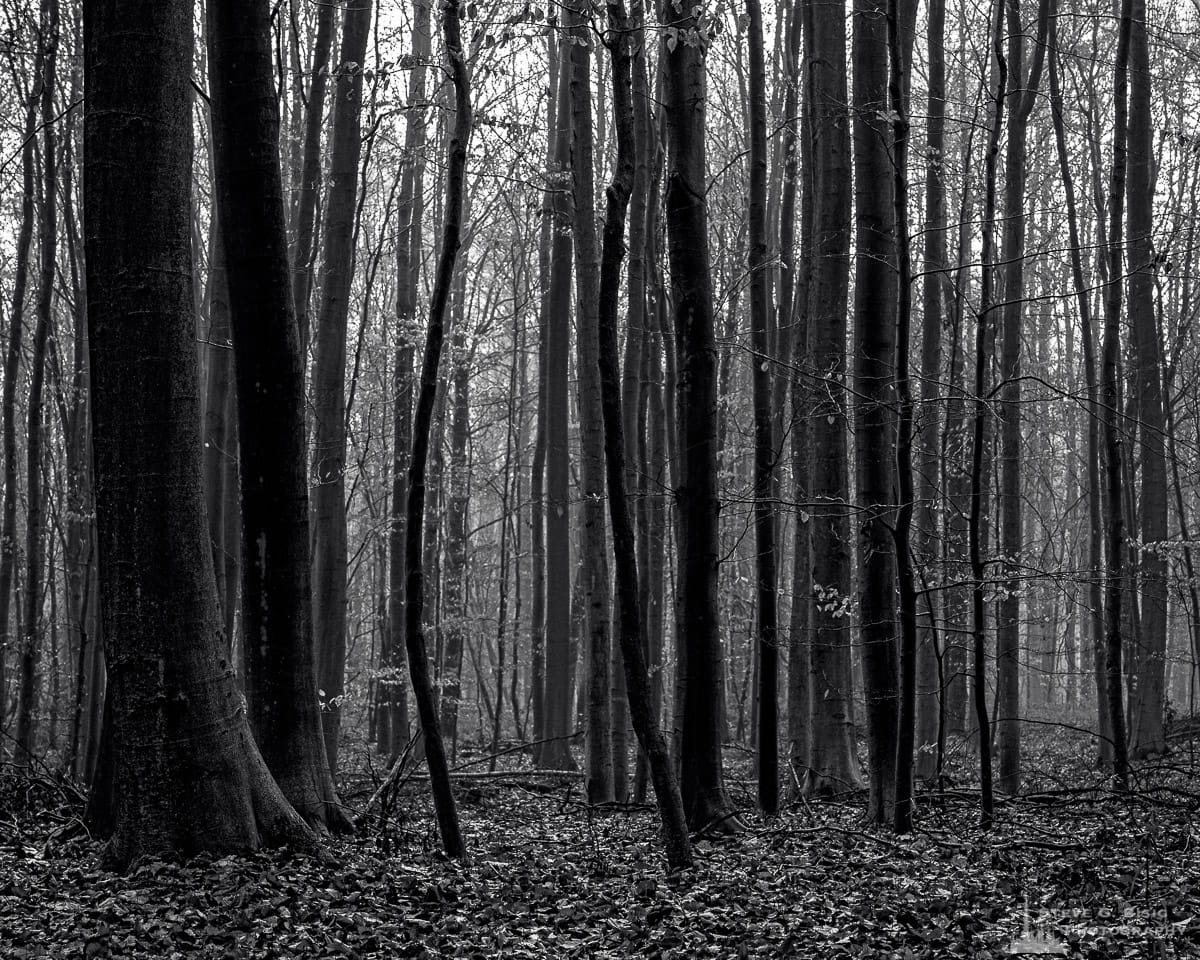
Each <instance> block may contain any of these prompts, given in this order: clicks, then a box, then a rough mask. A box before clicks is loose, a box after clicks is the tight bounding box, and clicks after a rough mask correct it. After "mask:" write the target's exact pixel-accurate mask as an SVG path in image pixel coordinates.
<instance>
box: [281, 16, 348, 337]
mask: <svg viewBox="0 0 1200 960" xmlns="http://www.w3.org/2000/svg"><path fill="white" fill-rule="evenodd" d="M336 7H337V5H336V4H335V3H318V4H317V5H316V8H317V32H316V38H315V39H314V41H313V51H312V68H311V70H310V73H309V76H310V77H311V79H310V80H309V87H308V105H307V107H306V111H305V115H304V151H303V154H302V158H301V163H300V184H299V190H298V191H297V197H296V205H295V209H294V211H293V220H292V224H291V234H292V241H293V243H294V244H295V246H294V249H293V252H292V301H293V303H294V305H295V310H296V324H297V326H298V328H299V331H300V350H301V354H302V355H303V356H304V357H307V356H308V340H309V333H310V331H309V322H308V305H309V300H310V295H311V293H312V282H313V241H314V239H315V238H316V234H317V223H316V220H317V200H318V199H319V198H320V195H321V127H322V125H323V123H324V120H325V90H326V87H327V86H328V84H329V73H330V71H329V51H330V48H331V47H332V46H333V14H334V10H335V9H336Z"/></svg>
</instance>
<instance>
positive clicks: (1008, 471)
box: [996, 0, 1052, 794]
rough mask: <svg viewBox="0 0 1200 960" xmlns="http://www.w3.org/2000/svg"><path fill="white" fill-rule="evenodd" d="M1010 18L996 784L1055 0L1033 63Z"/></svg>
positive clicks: (1015, 717)
mask: <svg viewBox="0 0 1200 960" xmlns="http://www.w3.org/2000/svg"><path fill="white" fill-rule="evenodd" d="M1005 8H1006V12H1007V23H1008V75H1009V84H1008V92H1007V98H1008V107H1009V109H1008V143H1007V147H1006V153H1005V162H1004V229H1003V239H1002V241H1001V249H1000V262H1001V268H1000V277H1001V283H1002V290H1001V296H1002V297H1003V306H1002V308H1001V311H1000V315H1001V319H1000V322H1001V326H1002V331H1001V334H1002V337H1001V342H1002V346H1001V354H1000V368H999V376H1000V385H999V386H1000V404H999V407H998V412H999V418H1000V462H999V468H1000V501H999V507H1000V552H1001V554H1002V555H1003V557H1004V558H1005V559H1004V572H1005V582H1004V589H1003V593H1002V594H1001V598H1000V602H999V622H998V624H997V629H996V661H997V663H996V685H997V691H998V694H997V695H998V699H997V704H998V706H997V709H998V711H999V714H1000V715H999V717H997V718H996V746H997V753H998V756H997V763H998V771H997V774H998V775H997V785H998V786H999V788H1000V789H1001V790H1002V791H1003V792H1004V793H1007V794H1015V793H1017V792H1018V791H1019V790H1020V787H1021V721H1020V714H1021V696H1020V689H1021V688H1020V654H1021V591H1020V582H1019V580H1018V579H1017V575H1018V571H1019V569H1020V564H1021V551H1022V537H1021V534H1022V526H1021V523H1022V521H1021V506H1022V490H1021V338H1022V335H1023V332H1024V331H1023V327H1024V315H1025V204H1026V198H1025V174H1026V170H1025V167H1026V139H1027V130H1028V126H1029V115H1030V113H1031V112H1032V111H1033V107H1034V104H1035V103H1036V102H1037V99H1036V98H1037V92H1038V82H1039V80H1040V77H1041V72H1042V64H1043V62H1044V52H1045V49H1046V45H1045V38H1046V29H1047V25H1048V22H1049V16H1050V14H1051V9H1052V8H1051V0H1041V4H1040V8H1039V12H1038V37H1037V43H1036V44H1035V46H1034V56H1033V62H1032V63H1031V65H1030V67H1029V69H1028V72H1027V71H1026V68H1025V36H1024V23H1023V22H1022V19H1021V10H1020V0H1005Z"/></svg>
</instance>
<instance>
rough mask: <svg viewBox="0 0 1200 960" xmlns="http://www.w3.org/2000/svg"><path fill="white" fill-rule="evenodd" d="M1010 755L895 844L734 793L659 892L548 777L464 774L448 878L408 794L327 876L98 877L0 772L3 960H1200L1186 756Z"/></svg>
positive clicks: (627, 826)
mask: <svg viewBox="0 0 1200 960" xmlns="http://www.w3.org/2000/svg"><path fill="white" fill-rule="evenodd" d="M1030 747H1031V750H1030V751H1029V754H1030V756H1029V759H1030V767H1031V769H1033V770H1036V771H1038V773H1037V774H1035V775H1034V776H1031V777H1030V778H1029V781H1028V783H1027V792H1026V793H1025V795H1023V797H1022V798H1021V799H1019V800H1017V801H1014V802H1009V803H1004V804H1002V805H1001V806H1000V807H999V810H998V825H997V827H996V829H994V830H993V831H991V832H990V833H989V834H983V833H981V832H980V831H979V830H978V828H977V822H978V815H977V811H976V802H977V795H976V793H975V792H974V790H973V788H971V787H964V788H962V789H957V790H955V789H952V790H947V791H944V792H943V793H942V794H940V795H927V796H926V797H925V798H924V800H923V802H922V805H921V818H920V822H919V829H918V831H917V833H915V834H914V835H913V836H911V837H908V838H897V837H895V836H893V835H890V834H889V833H887V832H885V831H877V830H874V829H868V828H866V827H865V826H864V824H863V822H862V817H863V808H862V804H861V797H859V798H848V799H845V800H842V801H839V802H823V803H811V804H805V803H802V802H801V803H798V804H794V805H792V806H791V807H789V808H788V809H787V810H786V812H785V813H784V814H783V815H781V816H779V817H776V818H771V819H765V818H763V817H760V816H759V815H757V814H756V813H754V812H753V810H752V809H751V803H750V795H749V793H748V787H747V786H746V785H744V784H739V783H735V785H734V794H735V796H736V798H737V799H738V800H739V802H740V803H741V805H742V806H743V807H744V808H745V814H744V820H745V824H746V830H745V831H744V832H743V833H742V834H741V835H740V836H736V837H732V838H722V839H719V840H704V839H701V840H700V841H699V842H698V844H697V854H698V858H697V859H698V862H697V866H696V867H695V868H694V869H693V870H692V871H690V872H689V873H687V874H686V875H684V876H682V877H679V878H673V879H668V878H667V877H666V875H665V873H664V869H663V864H662V861H661V858H660V856H659V854H658V847H657V843H656V823H655V820H654V817H653V814H652V812H650V811H648V810H646V809H645V808H625V809H620V810H607V811H596V810H590V809H589V808H588V807H587V805H586V804H584V803H582V802H580V799H579V795H578V784H577V782H576V781H572V780H568V779H561V780H558V781H553V780H551V781H549V782H547V781H546V780H539V779H537V778H533V777H529V776H525V775H521V774H519V773H514V774H513V776H512V777H511V778H497V779H480V780H471V781H465V780H464V781H460V784H459V788H458V792H459V799H460V803H461V809H462V815H463V820H464V829H465V831H466V834H467V837H468V842H469V844H470V850H471V855H472V856H471V862H470V864H469V865H467V866H462V865H460V864H457V863H452V862H448V861H446V860H445V859H444V858H442V857H441V856H440V855H439V854H438V853H437V844H436V837H435V835H434V833H433V826H432V818H431V816H430V813H431V811H430V809H429V804H428V801H427V799H426V796H425V788H426V784H425V783H424V782H422V781H419V780H413V781H411V782H410V783H408V784H407V785H405V786H404V788H403V789H402V790H401V791H400V793H399V795H398V797H397V800H396V804H395V807H394V808H393V810H392V811H391V812H390V815H389V816H387V817H386V818H381V817H379V815H378V807H377V808H376V809H375V810H374V811H373V813H372V814H371V815H369V816H367V817H364V818H363V822H362V824H361V829H360V831H359V834H358V835H357V836H355V837H353V838H351V839H348V840H344V841H338V842H336V843H334V844H332V850H333V853H334V855H335V860H334V862H333V863H328V862H320V861H316V860H311V859H301V858H297V857H291V856H289V855H287V854H286V853H279V852H276V853H269V854H262V855H258V856H252V857H224V858H220V859H213V858H203V857H202V858H198V859H195V860H192V861H190V862H188V863H183V864H179V863H168V862H153V863H144V864H142V865H140V866H139V867H138V868H137V869H135V870H133V871H132V872H131V873H130V874H128V875H126V876H117V875H114V874H111V873H107V872H105V871H103V870H102V869H100V867H99V866H98V863H99V849H100V847H99V844H98V843H96V842H94V841H93V840H91V839H90V838H88V837H87V835H86V833H85V832H83V831H82V830H81V829H80V828H79V824H78V816H79V814H80V809H81V808H80V805H79V799H78V796H77V795H76V794H75V793H74V792H73V791H72V790H70V789H68V788H66V787H65V786H56V785H55V784H53V783H52V782H50V781H49V780H46V779H42V780H32V781H31V780H19V779H17V778H16V777H15V776H13V775H7V776H0V957H2V958H3V960H23V958H29V957H53V958H56V960H57V958H74V957H81V958H85V960H86V958H104V957H161V958H171V957H236V958H250V957H263V958H266V957H363V958H370V957H380V958H383V957H389V958H390V957H442V956H447V957H457V956H462V957H514V958H521V957H625V956H636V957H679V958H692V957H741V956H747V957H755V956H762V957H814V958H828V960H836V958H845V957H889V958H892V957H896V958H920V957H929V958H942V957H979V958H988V957H1004V956H1021V955H1030V956H1036V955H1050V956H1072V957H1088V958H1108V957H1130V958H1159V957H1161V958H1169V957H1200V837H1196V836H1194V827H1193V823H1194V820H1195V814H1196V811H1197V808H1198V807H1200V764H1196V763H1195V762H1194V759H1195V758H1194V752H1193V747H1192V745H1191V744H1190V743H1188V742H1186V741H1185V742H1177V743H1176V749H1175V751H1174V753H1173V754H1172V755H1171V756H1170V757H1168V758H1167V759H1166V760H1165V761H1159V762H1158V763H1156V764H1155V765H1154V767H1153V768H1152V769H1144V770H1143V771H1141V773H1140V776H1139V790H1138V791H1137V792H1136V793H1134V794H1132V795H1127V796H1120V795H1116V794H1113V793H1112V792H1110V791H1109V790H1108V789H1107V788H1106V786H1105V785H1104V783H1103V782H1102V781H1100V780H1098V779H1097V778H1096V777H1095V775H1094V774H1091V773H1090V772H1089V771H1088V769H1087V763H1086V757H1087V755H1088V754H1089V752H1090V747H1089V746H1088V744H1087V741H1086V740H1085V739H1082V738H1078V737H1073V736H1069V735H1064V734H1062V733H1061V732H1055V733H1054V734H1053V735H1052V736H1051V735H1050V734H1046V735H1044V736H1043V738H1042V739H1040V740H1039V739H1038V738H1033V743H1031V744H1030ZM964 759H965V757H964ZM1089 778H1090V782H1089ZM963 783H968V781H967V779H966V774H965V771H964V772H963ZM371 787H372V784H371V783H370V782H368V781H366V780H364V781H363V782H361V783H359V784H348V785H347V790H346V792H347V794H348V795H353V794H355V793H356V792H357V793H358V794H359V795H360V797H361V799H360V803H361V802H362V801H364V800H365V799H366V797H367V796H369V795H370V793H371V792H372V789H371Z"/></svg>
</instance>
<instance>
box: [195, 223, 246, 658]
mask: <svg viewBox="0 0 1200 960" xmlns="http://www.w3.org/2000/svg"><path fill="white" fill-rule="evenodd" d="M220 223H221V221H220V214H219V213H217V212H214V214H213V215H212V218H211V221H210V227H209V255H208V256H209V260H208V263H209V274H208V290H207V296H206V299H207V301H208V331H207V333H206V335H205V336H204V338H203V339H204V341H205V343H204V347H203V349H204V352H205V356H206V362H205V363H204V364H203V365H202V367H201V370H202V374H203V376H204V379H205V384H204V424H203V437H204V499H205V506H206V512H207V514H208V537H209V541H210V542H211V543H212V551H213V569H214V571H215V572H216V575H217V597H218V599H219V600H220V601H221V612H222V614H223V617H224V623H225V634H226V635H225V643H226V645H227V647H228V648H229V649H230V650H231V651H232V650H233V648H234V646H235V643H234V629H235V628H234V613H235V606H236V603H237V574H238V563H237V558H238V553H239V543H238V539H239V536H240V534H239V532H238V526H239V525H240V522H241V521H240V518H239V517H238V510H239V501H238V490H237V474H238V468H237V459H238V455H237V424H236V423H235V422H234V418H235V417H236V416H237V398H236V396H235V393H236V391H235V390H234V388H233V378H234V373H233V331H232V330H231V329H230V326H229V274H228V271H227V270H226V269H225V249H224V247H225V241H224V239H223V238H222V236H221V225H220ZM231 513H232V514H233V516H230V514H231ZM230 530H232V531H233V536H232V537H228V536H227V533H228V532H229V531H230Z"/></svg>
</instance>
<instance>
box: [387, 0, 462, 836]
mask: <svg viewBox="0 0 1200 960" xmlns="http://www.w3.org/2000/svg"><path fill="white" fill-rule="evenodd" d="M442 32H443V38H444V42H445V45H446V58H447V60H448V61H449V67H450V73H451V76H452V77H453V79H454V102H455V103H454V129H453V130H452V131H451V135H450V141H449V144H448V145H447V151H446V152H447V164H446V205H445V215H444V220H443V224H442V246H441V250H440V252H439V254H438V265H437V273H436V274H435V275H434V282H433V295H432V297H431V299H430V303H429V329H428V332H427V334H426V338H425V356H424V359H423V361H422V365H421V380H420V390H419V392H418V394H417V407H416V412H415V414H414V416H413V442H412V462H411V464H410V465H409V470H408V515H407V518H406V521H405V523H406V530H405V536H406V538H407V539H406V543H405V565H406V568H407V575H408V582H407V584H406V585H405V593H406V595H407V603H406V604H405V608H404V643H405V646H406V648H407V651H408V670H409V674H410V676H411V678H412V686H413V696H414V697H415V699H416V701H417V713H418V716H419V717H420V720H421V727H422V731H423V733H424V735H425V759H426V762H427V763H428V765H429V782H430V787H431V788H432V791H433V804H434V810H435V812H436V814H437V821H438V829H439V830H440V831H441V835H442V847H443V849H444V850H445V851H446V854H447V856H451V857H457V858H460V859H461V858H463V857H465V856H466V847H465V845H464V844H463V839H462V832H461V830H460V829H459V825H458V808H457V807H456V806H455V803H454V792H453V790H452V788H451V785H450V771H449V766H448V764H447V763H446V748H445V745H444V744H443V742H442V731H441V726H440V724H439V722H438V711H437V703H436V701H435V699H434V695H433V684H432V682H431V680H430V677H429V654H428V652H427V651H426V648H425V627H424V624H423V623H422V620H421V614H422V612H423V609H422V608H423V606H424V602H425V571H424V567H423V565H422V562H421V561H422V557H421V539H422V535H423V533H424V520H425V466H426V461H427V460H428V456H429V432H430V425H431V422H432V420H433V408H434V404H435V402H436V400H437V393H438V364H439V363H440V361H441V357H442V344H443V342H444V341H445V322H446V305H447V303H448V302H449V300H450V285H451V283H452V282H453V279H454V264H455V261H456V260H457V259H458V248H459V246H460V245H461V243H462V221H463V206H464V196H465V193H466V179H467V147H468V144H469V143H470V139H471V125H472V114H471V100H470V78H469V76H468V74H467V64H466V58H465V55H464V53H463V47H462V37H461V26H460V24H459V17H458V7H457V6H455V5H454V4H449V5H447V6H446V7H444V8H443V10H442Z"/></svg>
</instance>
